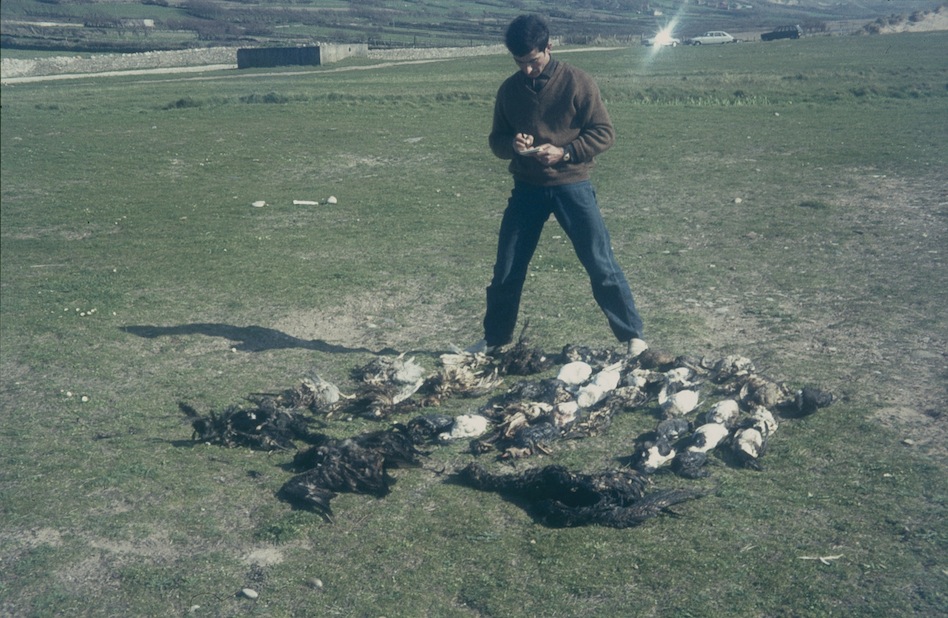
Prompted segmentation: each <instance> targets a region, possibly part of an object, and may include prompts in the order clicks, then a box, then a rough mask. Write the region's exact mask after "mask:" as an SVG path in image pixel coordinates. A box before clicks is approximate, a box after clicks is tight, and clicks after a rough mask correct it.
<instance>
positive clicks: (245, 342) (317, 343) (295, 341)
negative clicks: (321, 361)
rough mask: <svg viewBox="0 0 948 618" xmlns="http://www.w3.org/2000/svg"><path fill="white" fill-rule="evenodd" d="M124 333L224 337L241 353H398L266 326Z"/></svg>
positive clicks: (190, 327) (144, 329)
mask: <svg viewBox="0 0 948 618" xmlns="http://www.w3.org/2000/svg"><path fill="white" fill-rule="evenodd" d="M121 330H123V331H125V332H126V333H130V334H132V335H137V336H139V337H144V338H146V339H156V338H158V337H169V336H174V335H205V336H207V337H221V338H222V339H229V340H230V341H234V342H237V345H236V346H235V347H236V349H238V350H240V351H241V352H263V351H265V350H283V349H288V348H301V349H304V350H314V351H316V352H326V353H327V354H352V353H369V354H376V355H381V354H398V351H397V350H394V349H392V348H383V349H381V350H378V351H376V350H370V349H368V348H351V347H347V346H344V345H338V344H334V343H328V342H326V341H322V340H320V339H300V338H299V337H294V336H293V335H287V334H286V333H284V332H281V331H278V330H276V329H273V328H266V327H265V326H234V325H232V324H217V323H195V324H180V325H178V326H150V325H133V326H123V327H121Z"/></svg>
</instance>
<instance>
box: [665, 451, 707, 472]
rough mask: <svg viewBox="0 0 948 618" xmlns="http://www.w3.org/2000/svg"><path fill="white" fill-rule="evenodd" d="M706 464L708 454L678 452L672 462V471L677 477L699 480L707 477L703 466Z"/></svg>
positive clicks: (702, 452) (701, 452)
mask: <svg viewBox="0 0 948 618" xmlns="http://www.w3.org/2000/svg"><path fill="white" fill-rule="evenodd" d="M706 463H708V454H707V453H706V452H705V451H691V450H688V449H684V450H680V451H678V453H677V454H676V455H675V459H674V460H673V461H672V465H671V468H672V471H674V473H675V474H677V475H678V476H681V477H684V478H687V479H699V478H704V477H706V476H709V475H710V474H711V473H710V472H708V471H707V470H706V469H705V468H704V465H705V464H706Z"/></svg>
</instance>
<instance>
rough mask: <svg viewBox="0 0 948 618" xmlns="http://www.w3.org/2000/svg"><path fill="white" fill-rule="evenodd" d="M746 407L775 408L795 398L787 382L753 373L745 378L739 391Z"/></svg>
mask: <svg viewBox="0 0 948 618" xmlns="http://www.w3.org/2000/svg"><path fill="white" fill-rule="evenodd" d="M739 397H740V400H741V403H743V404H744V406H745V407H748V408H749V407H751V406H755V405H760V406H764V407H767V408H774V407H776V406H779V405H782V404H783V403H784V402H786V401H789V400H792V399H793V392H792V391H791V390H790V388H788V387H787V386H786V385H785V384H782V383H780V382H777V381H775V380H771V379H770V378H768V377H766V376H763V375H761V374H759V373H752V374H750V375H748V376H746V378H745V379H744V384H743V385H742V386H741V390H740V393H739Z"/></svg>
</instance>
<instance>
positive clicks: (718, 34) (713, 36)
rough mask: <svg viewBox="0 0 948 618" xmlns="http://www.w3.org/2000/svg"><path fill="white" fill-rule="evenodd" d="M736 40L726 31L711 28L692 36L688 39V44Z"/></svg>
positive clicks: (709, 43) (712, 43)
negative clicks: (708, 30)
mask: <svg viewBox="0 0 948 618" xmlns="http://www.w3.org/2000/svg"><path fill="white" fill-rule="evenodd" d="M735 41H737V39H735V38H734V37H732V36H731V35H730V34H728V33H727V32H724V31H721V30H712V31H710V32H705V33H704V34H702V35H699V36H694V37H691V38H690V39H688V44H689V45H714V44H716V43H734V42H735Z"/></svg>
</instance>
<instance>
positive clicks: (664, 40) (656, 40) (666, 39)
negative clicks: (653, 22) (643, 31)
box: [642, 32, 681, 47]
mask: <svg viewBox="0 0 948 618" xmlns="http://www.w3.org/2000/svg"><path fill="white" fill-rule="evenodd" d="M642 45H645V46H646V47H678V46H679V45H681V39H678V38H675V37H673V36H670V35H667V34H664V33H661V32H659V33H658V34H657V35H655V36H653V37H651V38H648V39H643V40H642Z"/></svg>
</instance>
